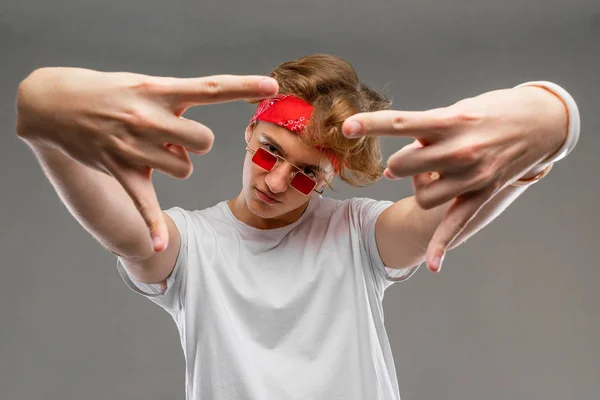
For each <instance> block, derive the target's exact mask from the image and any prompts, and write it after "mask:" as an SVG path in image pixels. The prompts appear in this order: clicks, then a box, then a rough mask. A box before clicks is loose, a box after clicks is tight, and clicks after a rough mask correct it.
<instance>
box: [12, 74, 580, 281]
mask: <svg viewBox="0 0 600 400" xmlns="http://www.w3.org/2000/svg"><path fill="white" fill-rule="evenodd" d="M66 78H68V79H66ZM276 92H277V84H276V82H275V81H274V80H272V79H270V78H267V77H261V76H230V75H227V76H225V75H222V76H213V77H205V78H192V79H177V78H161V77H149V76H145V75H138V74H129V73H103V72H97V71H90V70H82V69H71V68H46V69H42V70H38V71H35V72H34V73H33V74H32V75H30V76H29V77H28V78H27V79H26V80H25V81H23V82H22V83H21V85H20V88H19V96H18V100H17V111H18V118H17V133H18V135H19V137H20V138H21V139H23V140H24V141H25V142H26V143H27V144H28V145H29V146H30V147H31V148H32V149H33V150H34V153H35V154H36V156H37V158H38V160H39V162H40V164H41V165H42V168H43V169H44V171H45V173H46V175H47V176H48V179H49V180H50V182H51V183H52V184H53V186H54V187H55V189H56V191H57V193H58V194H59V196H60V198H61V200H62V201H63V203H65V205H66V206H67V208H68V209H69V211H70V212H71V213H72V215H73V216H74V217H75V218H76V219H77V220H78V221H79V222H80V224H81V225H82V226H83V227H84V228H85V229H86V230H87V231H88V232H89V233H90V234H92V235H93V236H94V237H95V238H96V239H97V240H98V242H99V243H100V244H101V245H102V246H103V247H105V248H106V249H108V250H109V251H111V252H113V253H115V254H118V255H121V256H122V257H123V259H124V260H125V265H126V267H127V268H128V270H129V272H130V273H131V274H132V275H133V276H134V277H135V278H136V279H138V280H140V281H142V282H146V283H162V284H163V285H164V283H165V280H166V278H167V277H168V275H169V274H170V273H171V271H172V269H173V266H174V265H175V260H176V259H177V255H178V250H179V243H180V238H179V232H178V230H177V228H176V226H175V224H174V223H173V221H172V220H171V219H170V217H168V216H167V214H165V213H163V212H162V211H161V209H160V206H159V204H158V201H157V199H156V193H155V192H154V188H153V186H152V181H151V174H152V171H153V170H159V171H161V172H163V173H165V174H167V175H169V176H172V177H176V178H180V179H184V178H187V177H188V176H189V175H190V174H191V172H192V164H191V161H190V158H189V155H188V152H192V153H194V154H205V153H207V152H208V151H210V149H211V147H212V143H213V141H214V135H213V133H212V132H211V131H210V129H209V128H207V127H206V126H204V125H202V124H200V123H198V122H195V121H191V120H187V119H184V118H182V117H181V115H182V114H183V113H184V112H185V111H186V110H187V109H188V108H189V107H191V106H195V105H201V104H207V103H217V102H223V101H231V100H237V99H250V98H263V97H266V96H270V95H273V94H275V93H276ZM567 120H568V116H567V114H566V110H565V107H564V105H563V104H562V102H561V101H560V100H559V99H558V98H557V97H556V96H555V95H553V94H551V93H550V92H547V91H546V90H544V89H541V88H533V87H531V88H518V89H506V90H501V91H493V92H488V93H485V94H483V95H481V96H477V97H474V98H472V99H465V100H462V101H460V102H458V103H456V104H454V105H452V106H449V107H445V108H440V109H436V110H429V111H424V112H405V111H384V112H375V113H365V114H357V115H355V116H353V117H351V118H349V119H348V120H347V121H346V122H345V123H344V129H343V131H344V133H345V134H349V133H350V132H351V129H350V128H351V122H352V121H356V122H359V124H360V126H361V133H360V134H368V135H400V136H407V137H413V138H416V139H417V140H418V141H419V142H417V143H416V144H413V145H411V146H408V147H406V148H404V149H402V150H400V151H399V152H397V153H396V154H394V155H393V156H392V157H390V159H389V160H388V169H387V170H386V174H385V175H386V177H387V178H390V179H395V178H396V177H408V176H411V177H412V180H413V186H414V190H415V196H413V197H408V198H405V199H402V200H399V201H398V202H396V203H395V204H394V205H393V206H391V207H390V208H389V209H387V210H386V211H384V212H383V213H382V214H381V216H380V217H379V219H378V221H377V224H376V239H377V246H378V248H379V252H380V254H381V256H382V259H383V261H384V263H385V264H386V265H387V266H388V267H390V268H407V267H410V266H413V265H416V264H418V263H419V262H421V261H423V260H426V261H427V264H428V266H429V268H430V269H431V270H432V271H439V268H440V266H441V260H438V257H439V258H443V255H444V254H445V253H446V251H447V250H448V249H451V248H453V247H456V246H457V245H458V244H460V243H462V242H464V240H466V239H467V238H468V237H470V236H471V235H473V234H474V233H476V232H477V231H478V230H479V229H481V228H482V227H483V226H485V225H487V224H488V223H489V222H490V221H491V220H493V219H494V218H495V217H496V216H497V215H498V214H500V213H501V212H502V211H503V210H504V209H505V208H506V207H507V206H508V205H509V204H510V203H511V202H512V201H514V199H516V198H517V197H518V196H519V195H520V194H521V193H522V192H523V191H524V190H525V188H522V187H520V188H517V187H511V186H508V184H509V183H510V182H512V181H514V180H516V179H518V178H521V177H524V176H534V175H536V174H537V172H539V171H540V170H541V169H542V168H543V167H544V166H545V165H544V164H543V163H542V161H543V160H544V159H545V158H546V157H547V156H549V155H551V154H553V153H554V152H555V151H556V150H557V149H558V148H559V147H560V145H561V144H562V142H563V141H564V138H565V135H566V129H567V122H568V121H567ZM265 136H268V139H266V138H265ZM247 137H248V138H249V142H248V145H249V146H251V147H252V148H257V147H258V146H273V145H274V143H272V142H273V140H274V141H275V142H277V146H276V147H277V148H278V151H279V152H281V153H282V155H283V154H285V157H286V159H287V160H288V161H290V162H291V163H293V164H296V165H302V166H304V165H307V164H312V165H318V166H324V167H323V171H319V172H318V173H315V175H314V176H315V179H316V180H317V182H318V185H319V187H322V186H323V185H325V184H326V180H328V179H331V177H332V174H333V173H332V172H331V169H328V168H327V165H328V161H327V159H326V157H325V156H324V155H323V154H322V153H321V152H320V151H318V150H317V149H315V148H309V147H306V146H304V145H303V144H302V143H301V142H300V140H299V138H298V137H297V136H296V135H295V134H294V133H291V132H289V131H287V130H286V129H284V128H281V127H277V126H275V125H272V124H268V123H262V122H260V123H259V124H258V125H257V126H252V125H251V126H249V127H248V128H247ZM167 143H169V144H170V145H168V146H166V145H165V144H167ZM269 150H274V148H273V147H269ZM250 157H251V154H250V153H247V155H246V159H245V162H244V169H243V185H242V189H241V191H240V194H239V195H238V196H237V197H236V198H234V199H232V200H231V201H230V202H229V206H230V208H231V210H232V212H233V213H234V215H235V216H236V217H237V218H238V219H240V220H241V221H243V222H245V223H247V224H249V225H252V226H255V227H257V228H260V229H269V228H274V227H279V226H284V225H287V224H289V223H292V222H294V221H295V220H297V219H298V218H299V217H300V215H301V214H302V212H303V211H304V209H305V208H306V206H307V204H308V201H309V199H310V196H304V195H302V194H301V193H299V192H297V191H295V190H294V189H292V188H291V187H290V186H289V176H290V173H291V171H292V169H293V167H292V166H291V164H288V163H285V162H280V163H279V164H278V165H277V166H276V167H275V168H274V169H273V170H271V171H270V172H267V171H264V170H261V169H260V168H258V167H256V166H255V165H254V164H253V163H252V162H251V161H250ZM307 171H308V169H307ZM432 172H435V173H439V176H440V178H439V179H433V178H432V176H435V177H437V175H436V174H433V175H432V174H431V173H432ZM258 191H260V193H259V192H258ZM261 193H262V195H266V196H268V197H270V198H271V199H275V200H276V201H277V202H273V201H265V198H264V197H261ZM312 195H316V193H314V192H313V194H312ZM312 195H311V196H312ZM267 200H268V199H267ZM148 232H149V233H150V235H149V234H148ZM150 238H152V240H150Z"/></svg>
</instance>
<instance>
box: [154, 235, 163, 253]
mask: <svg viewBox="0 0 600 400" xmlns="http://www.w3.org/2000/svg"><path fill="white" fill-rule="evenodd" d="M160 245H162V239H161V237H160V236H154V237H153V238H152V247H153V248H154V250H156V249H159V248H160Z"/></svg>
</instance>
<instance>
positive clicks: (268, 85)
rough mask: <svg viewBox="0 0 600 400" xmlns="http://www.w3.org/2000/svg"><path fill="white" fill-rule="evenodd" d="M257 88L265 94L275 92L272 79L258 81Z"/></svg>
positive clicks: (275, 83) (275, 84)
mask: <svg viewBox="0 0 600 400" xmlns="http://www.w3.org/2000/svg"><path fill="white" fill-rule="evenodd" d="M258 87H259V88H260V90H261V91H263V92H265V93H269V94H270V93H275V92H277V82H276V81H275V80H274V79H263V80H262V81H260V83H259V85H258Z"/></svg>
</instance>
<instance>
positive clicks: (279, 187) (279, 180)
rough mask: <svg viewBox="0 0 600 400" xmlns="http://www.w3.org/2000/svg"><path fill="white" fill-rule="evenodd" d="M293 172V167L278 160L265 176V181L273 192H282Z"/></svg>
mask: <svg viewBox="0 0 600 400" xmlns="http://www.w3.org/2000/svg"><path fill="white" fill-rule="evenodd" d="M293 172H294V167H293V166H292V165H291V164H289V163H287V162H283V161H280V162H278V163H277V165H275V167H273V169H272V170H271V171H269V173H268V174H267V176H266V177H265V183H266V184H267V186H268V187H269V189H270V190H271V192H273V193H283V192H285V191H286V190H287V187H288V185H289V183H290V176H291V175H292V173H293Z"/></svg>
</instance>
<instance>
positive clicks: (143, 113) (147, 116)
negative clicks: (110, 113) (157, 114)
mask: <svg viewBox="0 0 600 400" xmlns="http://www.w3.org/2000/svg"><path fill="white" fill-rule="evenodd" d="M125 121H126V124H127V125H128V127H129V128H130V129H131V130H132V133H137V132H138V130H139V129H148V128H154V127H155V126H156V123H155V122H154V120H153V118H152V113H151V112H150V111H149V110H147V109H145V108H142V107H134V108H130V109H128V110H127V111H126V112H125Z"/></svg>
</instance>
